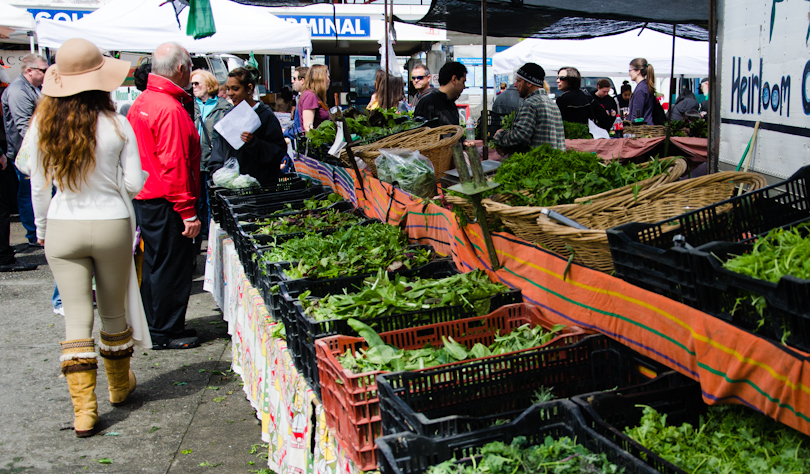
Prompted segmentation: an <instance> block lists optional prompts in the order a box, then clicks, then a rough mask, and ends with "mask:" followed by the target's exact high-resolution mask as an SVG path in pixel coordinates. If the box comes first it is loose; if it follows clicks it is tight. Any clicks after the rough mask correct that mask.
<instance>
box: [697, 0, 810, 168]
mask: <svg viewBox="0 0 810 474" xmlns="http://www.w3.org/2000/svg"><path fill="white" fill-rule="evenodd" d="M716 2H717V3H716V4H717V18H718V23H717V26H718V29H717V43H718V49H717V51H718V61H717V73H718V74H717V88H716V89H715V90H717V91H719V96H720V110H719V112H720V125H719V154H718V157H719V159H718V168H719V169H720V170H728V169H732V170H733V169H735V168H736V167H737V164H738V163H739V161H740V159H741V158H742V156H743V152H744V150H745V149H746V146H747V145H748V143H749V140H750V139H751V137H752V135H753V133H754V126H755V125H756V123H757V122H759V132H758V137H757V140H756V145H755V146H754V147H753V149H752V155H751V162H750V168H749V169H750V170H751V171H756V172H758V173H761V174H763V175H765V176H766V177H768V179H769V181H771V182H777V181H781V180H784V179H785V178H788V177H789V176H790V175H791V174H793V172H795V171H796V170H797V169H799V168H801V167H802V166H806V165H808V164H810V141H809V140H808V137H810V50H809V49H808V40H809V39H810V16H808V13H809V12H810V8H808V7H809V6H810V3H808V2H807V1H806V0H766V1H762V0H716ZM715 103H716V102H715ZM717 112H718V111H716V110H715V111H712V113H713V114H715V113H717ZM716 136H717V135H715V137H716Z"/></svg>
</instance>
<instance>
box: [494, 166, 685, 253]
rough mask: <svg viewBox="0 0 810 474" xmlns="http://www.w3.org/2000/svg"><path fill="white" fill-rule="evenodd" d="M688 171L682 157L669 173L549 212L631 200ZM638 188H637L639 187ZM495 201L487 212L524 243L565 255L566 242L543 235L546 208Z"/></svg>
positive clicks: (563, 205) (567, 210) (561, 212)
mask: <svg viewBox="0 0 810 474" xmlns="http://www.w3.org/2000/svg"><path fill="white" fill-rule="evenodd" d="M648 163H649V162H648ZM645 165H646V164H645ZM686 169H687V164H686V160H684V159H683V158H677V159H675V162H674V163H673V164H672V166H671V167H670V168H669V169H668V170H667V172H666V173H661V174H659V175H656V176H652V177H650V178H647V179H645V180H643V181H639V182H638V183H636V184H628V185H627V186H622V187H620V188H616V189H611V190H610V191H605V192H603V193H600V194H594V195H592V196H585V197H581V198H578V199H576V200H575V202H576V203H577V204H560V205H558V206H551V207H549V208H548V209H551V210H554V211H557V212H559V213H560V214H564V215H568V213H570V212H572V210H575V209H577V208H579V207H582V203H589V202H594V201H599V202H601V201H603V200H607V199H611V200H612V199H619V198H622V197H628V196H630V197H632V196H633V191H634V189H639V192H642V191H646V190H649V189H655V188H657V187H659V186H663V185H665V184H668V183H671V182H673V181H676V180H678V179H679V178H680V177H681V176H683V174H684V173H686ZM637 186H638V188H636V187H637ZM494 198H495V196H493V198H490V199H484V200H483V201H482V203H483V204H484V207H485V208H486V210H487V213H492V214H495V215H496V216H497V217H498V218H500V220H501V222H503V223H504V225H506V227H508V228H509V230H510V231H511V232H512V233H513V234H515V235H516V236H518V237H520V238H521V239H523V240H528V241H529V242H535V243H539V244H540V245H542V246H543V247H545V248H547V249H549V250H551V251H553V252H557V253H564V252H565V243H564V242H562V241H561V240H560V239H558V238H556V236H554V235H552V234H548V233H545V232H542V231H541V230H540V228H539V227H538V226H537V218H538V217H540V216H542V214H541V213H540V211H541V210H542V209H544V208H543V207H534V206H510V205H509V204H507V203H506V200H505V199H494Z"/></svg>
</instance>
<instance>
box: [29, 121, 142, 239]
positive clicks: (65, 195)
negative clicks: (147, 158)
mask: <svg viewBox="0 0 810 474" xmlns="http://www.w3.org/2000/svg"><path fill="white" fill-rule="evenodd" d="M116 125H117V131H116ZM28 134H33V136H31V137H30V140H29V142H28V143H29V150H30V153H31V155H30V156H31V160H30V167H31V201H32V203H33V207H34V217H35V219H36V226H37V238H38V239H43V240H44V239H45V235H46V234H45V231H46V227H47V219H56V220H111V219H127V218H129V211H127V206H126V204H125V203H124V201H123V199H122V197H121V193H120V192H119V189H120V185H119V183H120V180H123V183H124V186H125V188H126V191H127V193H128V194H129V197H130V198H134V197H135V196H136V195H137V194H138V193H139V192H140V190H141V188H143V185H144V183H145V182H146V177H145V173H144V172H143V171H142V170H141V159H140V156H139V155H138V143H137V141H136V139H135V133H134V132H133V131H132V127H131V126H130V124H129V122H128V121H127V119H126V118H124V117H123V116H121V115H117V114H116V115H115V116H114V117H110V116H107V115H105V114H99V118H98V124H97V127H96V166H95V168H94V169H93V171H91V172H90V173H89V174H88V175H87V179H86V181H83V182H82V183H81V187H80V188H79V190H78V192H74V191H71V190H69V189H59V188H58V186H57V190H56V195H54V196H53V198H51V192H52V189H53V183H49V182H46V180H45V175H44V173H43V172H42V159H41V156H40V152H39V148H38V145H37V144H38V141H39V140H38V130H37V123H36V121H35V120H34V121H32V123H31V128H30V129H29V130H28ZM122 135H123V138H122Z"/></svg>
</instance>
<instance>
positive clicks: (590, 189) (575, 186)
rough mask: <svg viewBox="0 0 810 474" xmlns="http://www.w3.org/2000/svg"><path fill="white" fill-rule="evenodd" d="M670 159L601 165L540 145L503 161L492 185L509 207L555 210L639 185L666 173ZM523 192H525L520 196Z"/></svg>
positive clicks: (596, 160)
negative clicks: (552, 207)
mask: <svg viewBox="0 0 810 474" xmlns="http://www.w3.org/2000/svg"><path fill="white" fill-rule="evenodd" d="M672 162H673V159H671V158H668V159H659V158H655V159H654V160H652V162H651V163H650V164H649V165H647V166H644V167H641V166H639V165H636V164H634V163H628V164H627V165H623V164H621V163H620V162H619V161H618V160H612V161H610V162H608V163H605V162H604V161H603V160H602V159H601V158H599V157H598V156H597V155H595V154H593V153H583V152H578V151H562V150H557V149H555V148H552V147H551V146H549V145H542V146H539V147H537V148H534V149H532V150H531V151H529V152H527V153H516V154H514V155H512V156H511V157H509V159H508V160H506V161H504V162H503V164H502V165H501V167H500V168H498V172H497V173H496V174H495V178H493V179H494V181H495V182H497V183H500V184H501V188H499V189H498V192H499V193H502V194H509V195H510V196H511V198H512V199H511V201H510V203H511V204H512V205H513V206H542V207H548V206H556V205H558V204H570V203H573V202H574V200H575V199H577V198H580V197H585V196H590V195H593V194H599V193H602V192H605V191H609V190H611V189H615V188H619V187H622V186H626V185H628V184H633V183H637V182H639V181H643V180H645V179H647V178H650V177H652V176H656V175H659V174H661V173H664V172H666V170H667V168H668V167H669V166H670V165H671V164H672ZM521 191H525V192H521Z"/></svg>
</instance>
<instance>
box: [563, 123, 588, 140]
mask: <svg viewBox="0 0 810 474" xmlns="http://www.w3.org/2000/svg"><path fill="white" fill-rule="evenodd" d="M563 130H564V133H565V139H566V140H577V139H585V140H590V139H592V138H593V135H591V132H590V129H589V128H588V124H585V123H577V122H563Z"/></svg>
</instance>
